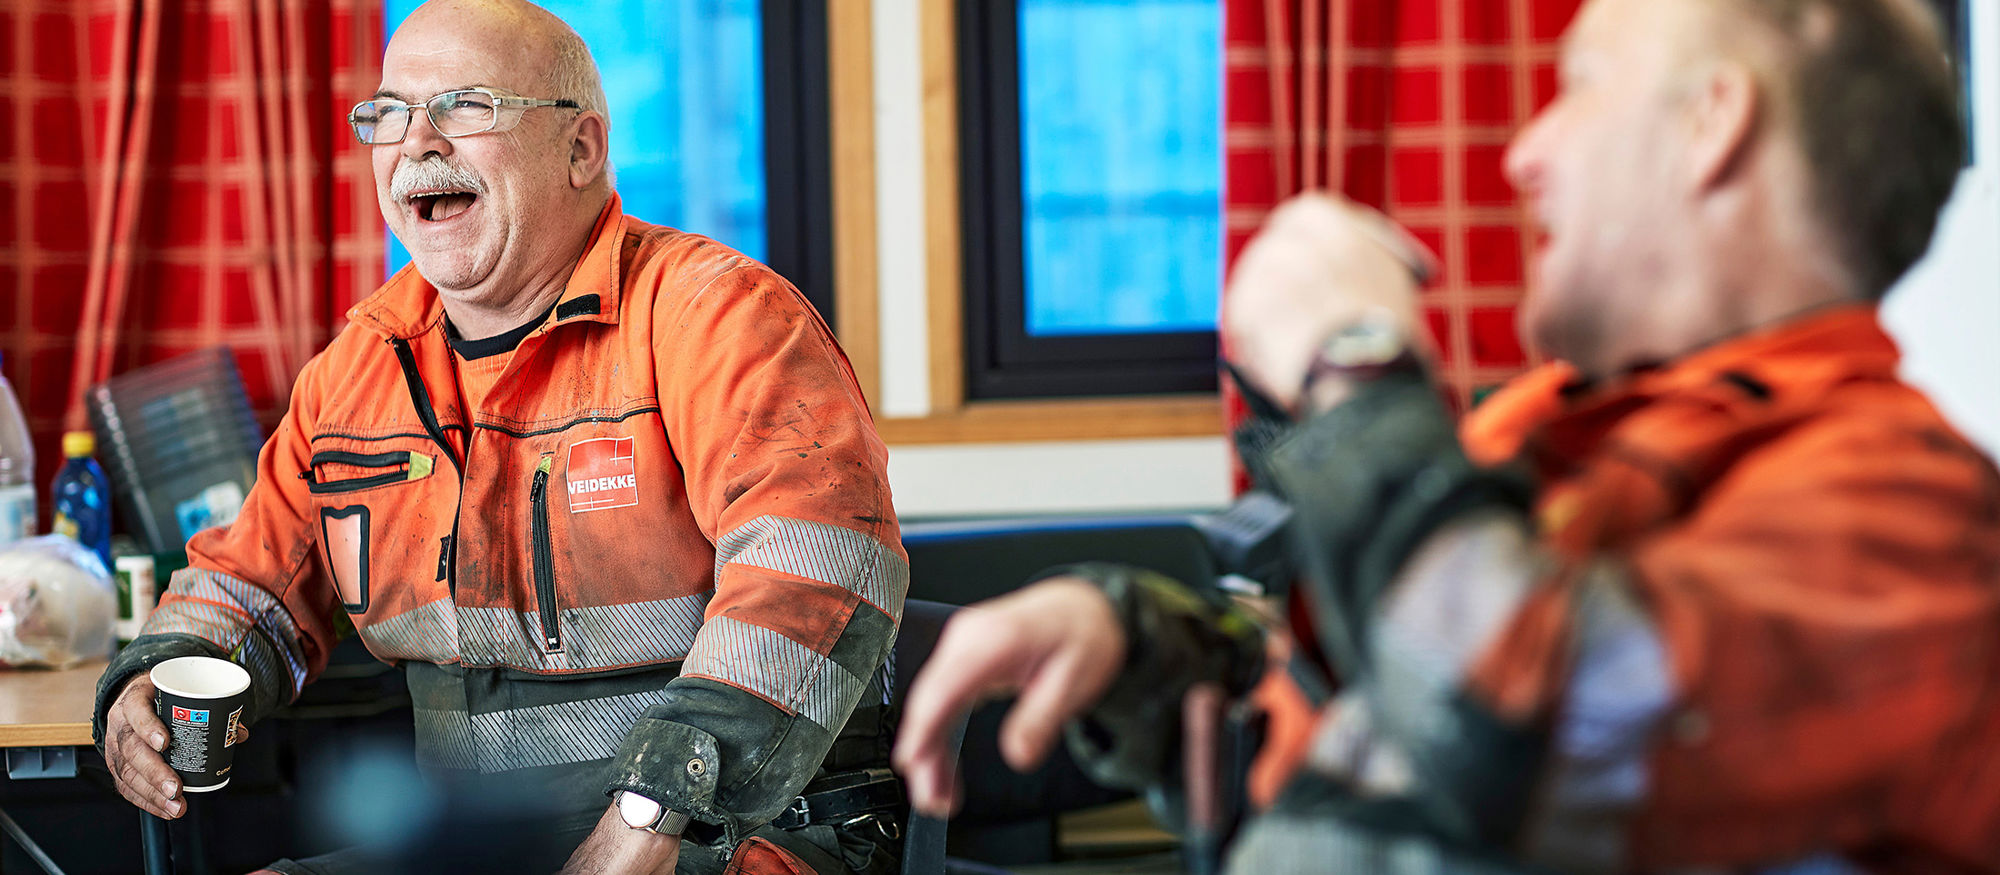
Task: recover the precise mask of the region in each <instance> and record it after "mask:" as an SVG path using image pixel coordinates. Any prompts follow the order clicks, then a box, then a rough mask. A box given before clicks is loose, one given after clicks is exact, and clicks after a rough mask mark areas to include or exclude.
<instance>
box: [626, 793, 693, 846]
mask: <svg viewBox="0 0 2000 875" xmlns="http://www.w3.org/2000/svg"><path fill="white" fill-rule="evenodd" d="M617 796H618V799H617V801H618V816H619V817H622V818H624V819H625V825H626V826H629V827H631V828H633V829H643V830H645V831H647V832H653V833H659V834H660V835H666V836H678V835H680V834H681V833H683V832H686V831H687V825H688V816H687V814H686V813H685V812H680V811H675V810H673V809H671V808H668V807H666V806H664V805H661V804H660V803H659V802H657V801H655V800H652V799H648V798H646V797H644V796H641V795H639V794H637V793H634V792H632V791H630V790H620V791H618V793H617Z"/></svg>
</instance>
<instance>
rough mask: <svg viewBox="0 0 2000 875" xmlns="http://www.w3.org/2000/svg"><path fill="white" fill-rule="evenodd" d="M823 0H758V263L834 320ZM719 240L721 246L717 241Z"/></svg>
mask: <svg viewBox="0 0 2000 875" xmlns="http://www.w3.org/2000/svg"><path fill="white" fill-rule="evenodd" d="M826 7H827V4H826V0H762V2H761V3H760V4H759V10H758V11H759V15H760V20H759V22H758V23H759V26H760V27H761V29H762V31H763V33H762V35H761V37H760V38H761V40H762V46H763V55H764V57H763V76H764V211H765V212H764V228H765V234H766V237H765V240H766V245H767V247H768V248H767V251H766V252H765V255H764V257H765V264H767V265H769V266H770V267H771V269H772V270H775V271H777V272H778V274H779V275H780V276H783V277H784V278H785V279H788V280H790V281H791V283H792V285H795V286H797V287H798V288H799V291H800V292H803V293H804V294H805V296H806V300H808V301H811V302H812V305H813V306H814V307H815V308H817V309H818V310H819V314H820V318H822V319H824V320H826V324H827V325H828V326H830V327H833V328H834V329H836V330H838V328H839V326H838V325H837V324H836V323H835V322H834V306H833V291H834V273H833V271H834V268H833V124H832V119H831V109H830V107H829V105H828V102H829V99H830V98H829V95H828V92H827V80H828V78H829V75H828V74H829V67H828V64H829V57H828V50H827V21H826V16H827V8H826ZM723 242H724V243H727V242H728V241H726V240H725V241H723Z"/></svg>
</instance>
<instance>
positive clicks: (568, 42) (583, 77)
mask: <svg viewBox="0 0 2000 875" xmlns="http://www.w3.org/2000/svg"><path fill="white" fill-rule="evenodd" d="M551 38H552V40H553V42H554V49H555V57H554V58H551V59H550V66H549V79H550V82H549V84H550V85H552V86H554V88H555V94H554V97H556V98H558V99H563V100H574V101H576V102H577V105H579V106H581V107H583V108H584V109H587V110H590V111H592V112H595V113H597V114H598V115H601V116H604V117H605V118H607V119H608V118H610V117H611V112H610V109H609V107H607V106H606V101H605V99H604V80H603V78H602V77H601V76H600V75H599V74H598V72H597V60H596V59H595V58H592V57H591V56H590V47H588V46H586V45H584V44H583V37H580V36H578V35H577V33H576V31H575V29H573V28H570V27H569V26H567V25H564V26H563V27H562V29H561V30H560V31H558V32H556V33H554V34H551Z"/></svg>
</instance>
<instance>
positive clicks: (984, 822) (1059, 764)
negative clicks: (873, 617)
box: [896, 515, 1217, 872]
mask: <svg viewBox="0 0 2000 875" xmlns="http://www.w3.org/2000/svg"><path fill="white" fill-rule="evenodd" d="M1203 522H1204V520H1203V519H1202V518H1196V517H1189V516H1186V515H1159V516H1126V517H1091V518H1075V519H1053V520H1051V519H1030V520H1020V519H1015V520H990V521H979V522H953V523H914V524H909V525H906V526H904V528H903V546H904V548H905V549H906V550H907V551H908V553H909V557H910V593H911V596H912V602H911V604H918V603H919V601H917V600H919V599H929V600H936V601H938V602H944V603H947V604H946V605H936V606H934V608H933V610H935V609H943V610H942V614H941V615H939V616H938V617H937V618H936V625H938V626H941V625H942V618H943V617H944V616H949V608H948V607H947V605H951V604H970V603H972V602H975V601H979V600H982V599H988V598H993V597H995V596H999V595H1004V594H1006V593H1008V592H1012V591H1014V590H1016V589H1018V588H1020V586H1021V584H1022V583H1023V582H1025V581H1026V580H1028V579H1029V578H1030V577H1032V576H1034V575H1035V574H1037V573H1038V572H1041V571H1043V570H1045V569H1048V568H1050V567H1052V566H1057V565H1064V564H1069V563H1075V562H1085V561H1114V562H1124V563H1127V564H1132V565H1139V566H1144V567H1147V568H1151V569H1153V570H1156V571H1159V572H1161V573H1163V574H1167V575H1169V576H1171V577H1174V578H1175V579H1177V580H1181V581H1183V582H1185V583H1188V584H1190V585H1193V586H1212V585H1214V581H1215V579H1216V570H1217V559H1216V555H1217V550H1216V548H1215V546H1214V544H1213V539H1212V537H1211V536H1210V535H1208V534H1206V533H1204V531H1203ZM910 617H911V611H910V609H909V608H905V616H904V631H903V634H904V635H905V636H911V637H914V634H915V632H914V630H915V628H916V627H917V625H918V624H916V623H912V621H911V619H910ZM930 634H931V635H932V636H933V639H934V636H935V632H934V631H933V632H931V633H930ZM915 643H916V642H912V644H913V645H914V644H915ZM932 643H933V641H932V640H926V641H922V642H921V644H922V650H921V651H920V652H922V653H926V654H927V653H928V652H929V648H930V646H931V644H932ZM903 646H904V643H903V642H899V643H898V646H897V650H898V653H899V654H901V652H902V649H903ZM915 673H916V671H915V668H914V666H913V665H912V664H910V663H906V662H903V661H901V658H900V656H899V662H898V665H897V677H896V683H897V688H898V689H897V692H898V695H900V694H901V693H902V692H903V691H904V685H906V684H907V683H908V681H909V678H910V677H911V676H913V675H915ZM899 701H900V700H899ZM1011 704H1012V702H1011V701H1008V702H994V703H989V704H986V705H984V706H982V707H980V708H978V709H976V710H975V711H973V713H972V715H971V716H970V718H969V720H968V721H967V724H966V727H965V729H964V732H963V734H962V739H961V750H960V754H959V763H960V770H959V772H960V774H959V779H960V781H961V787H962V789H963V791H964V804H963V805H962V806H961V807H960V809H959V812H958V814H957V815H956V816H955V817H954V818H953V820H952V822H951V823H950V824H949V833H950V845H951V852H952V854H953V855H954V856H955V857H964V858H969V859H972V860H978V861H981V862H984V863H990V864H997V865H1002V866H1019V865H1038V864H1046V863H1051V862H1055V860H1056V851H1057V834H1056V818H1057V816H1058V815H1060V814H1062V813H1064V812H1069V811H1077V810H1082V809H1086V808H1093V807H1097V806H1100V805H1105V804H1109V803H1113V802H1120V801H1124V800H1127V799H1130V798H1132V794H1131V793H1130V792H1129V791H1125V790H1120V789H1113V788H1109V787H1103V786H1100V785H1098V784H1096V783H1094V782H1092V781H1091V780H1090V779H1089V778H1088V777H1087V776H1085V775H1084V774H1083V771H1082V770H1081V769H1080V768H1078V767H1077V765H1076V763H1075V762H1073V761H1072V760H1071V759H1070V758H1069V753H1068V749H1067V747H1066V746H1064V745H1057V746H1056V748H1055V749H1054V750H1053V751H1052V752H1051V754H1050V756H1049V760H1048V762H1047V763H1045V764H1044V765H1043V766H1042V768H1040V769H1037V770H1035V771H1033V772H1029V773H1026V774H1022V773H1017V772H1015V771H1014V770H1013V769H1011V768H1009V767H1008V766H1007V765H1006V763H1005V762H1004V761H1003V760H1002V759H1001V757H1000V748H999V733H1000V724H1001V721H1002V720H1003V719H1004V717H1005V715H1006V709H1007V707H1008V706H1010V705H1011ZM939 826H944V825H943V824H939ZM905 871H930V872H936V871H941V870H937V869H929V870H923V869H908V868H906V869H905ZM984 871H991V870H984Z"/></svg>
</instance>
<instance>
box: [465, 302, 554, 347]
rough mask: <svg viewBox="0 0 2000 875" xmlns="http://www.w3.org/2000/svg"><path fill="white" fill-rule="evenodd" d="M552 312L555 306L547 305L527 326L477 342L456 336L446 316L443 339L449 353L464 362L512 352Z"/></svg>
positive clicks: (546, 319) (483, 338)
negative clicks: (448, 347) (454, 354)
mask: <svg viewBox="0 0 2000 875" xmlns="http://www.w3.org/2000/svg"><path fill="white" fill-rule="evenodd" d="M554 310H555V305H553V304H551V305H549V309H547V310H543V311H542V315H540V316H536V317H535V318H533V319H530V320H528V322H527V324H524V325H522V326H521V327H519V328H515V329H513V330H511V331H507V332H505V333H502V334H496V335H493V336H492V337H482V338H480V339H478V340H466V339H465V338H463V337H460V336H459V335H458V327H457V326H455V325H452V324H451V317H449V316H446V317H445V320H444V337H445V340H446V341H447V342H449V343H450V344H451V351H452V352H455V353H458V357H459V358H462V359H465V360H466V361H473V360H475V359H483V358H486V357H487V356H495V355H500V354H501V353H507V352H513V351H514V348H515V347H518V346H520V345H521V341H523V340H526V339H528V335H530V334H533V333H535V329H537V328H540V327H541V325H542V323H543V322H546V321H548V318H549V313H551V312H553V311H554Z"/></svg>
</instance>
